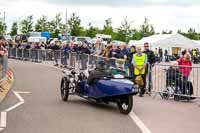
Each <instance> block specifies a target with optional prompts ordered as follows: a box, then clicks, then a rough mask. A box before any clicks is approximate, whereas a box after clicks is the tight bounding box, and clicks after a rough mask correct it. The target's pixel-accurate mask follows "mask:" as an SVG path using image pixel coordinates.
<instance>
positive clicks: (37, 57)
mask: <svg viewBox="0 0 200 133" xmlns="http://www.w3.org/2000/svg"><path fill="white" fill-rule="evenodd" d="M8 53H9V57H10V58H15V59H20V60H28V61H33V62H51V63H53V64H55V65H63V66H67V67H68V68H72V69H74V68H75V67H76V66H77V65H78V67H79V68H80V69H82V70H85V69H88V66H91V65H92V66H94V65H95V64H96V63H97V61H99V60H104V61H105V62H106V63H107V64H108V65H109V66H112V67H119V64H117V62H118V59H115V58H109V59H108V58H105V57H99V56H95V55H92V54H91V55H88V54H83V53H75V52H71V51H64V50H55V51H54V50H51V49H45V50H41V49H19V48H10V49H8ZM120 68H122V69H124V70H126V71H127V72H128V63H126V62H124V64H121V66H120Z"/></svg>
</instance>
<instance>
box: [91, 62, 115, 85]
mask: <svg viewBox="0 0 200 133" xmlns="http://www.w3.org/2000/svg"><path fill="white" fill-rule="evenodd" d="M108 76H112V74H111V73H110V72H108V71H106V64H105V62H104V61H99V62H98V63H97V66H96V68H95V70H93V71H91V73H90V75H89V77H88V80H87V84H89V85H92V84H95V83H96V82H97V81H98V80H100V79H101V78H103V77H108Z"/></svg>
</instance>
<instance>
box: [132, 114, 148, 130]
mask: <svg viewBox="0 0 200 133" xmlns="http://www.w3.org/2000/svg"><path fill="white" fill-rule="evenodd" d="M129 116H130V117H131V119H132V120H133V121H134V122H135V123H136V124H137V126H138V127H139V128H140V129H141V131H142V133H151V131H150V130H149V129H148V128H147V127H146V126H145V125H144V123H143V122H142V121H141V120H140V118H139V117H138V116H137V115H136V114H135V113H134V112H130V114H129Z"/></svg>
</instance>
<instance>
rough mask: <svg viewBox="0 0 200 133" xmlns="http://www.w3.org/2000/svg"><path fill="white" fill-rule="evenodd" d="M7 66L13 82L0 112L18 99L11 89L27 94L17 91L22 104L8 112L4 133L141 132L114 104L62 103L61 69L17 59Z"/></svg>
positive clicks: (70, 100)
mask: <svg viewBox="0 0 200 133" xmlns="http://www.w3.org/2000/svg"><path fill="white" fill-rule="evenodd" d="M9 66H10V67H11V68H12V69H13V71H14V73H15V82H14V84H13V87H12V89H11V90H10V92H9V94H8V96H7V98H6V99H5V100H4V101H3V103H1V106H0V111H3V110H5V109H7V108H9V107H11V106H13V105H14V104H16V103H17V102H19V101H18V99H17V97H16V96H15V94H14V93H13V91H24V92H30V93H29V94H20V95H21V96H22V97H23V99H24V101H25V102H24V104H22V105H21V106H19V107H17V108H16V109H14V110H12V111H10V112H8V113H7V123H6V128H5V130H4V131H3V133H141V131H140V129H139V128H138V127H137V125H136V124H135V122H134V121H133V120H132V119H131V118H130V116H128V115H122V114H120V113H119V112H118V109H117V107H116V106H115V105H97V104H95V103H91V102H88V101H86V100H84V99H82V98H79V97H76V96H71V97H70V98H69V102H63V101H62V100H61V98H60V93H59V85H60V79H61V76H62V73H61V71H59V70H56V69H53V68H49V67H45V66H41V65H37V64H33V63H31V62H22V61H17V60H9Z"/></svg>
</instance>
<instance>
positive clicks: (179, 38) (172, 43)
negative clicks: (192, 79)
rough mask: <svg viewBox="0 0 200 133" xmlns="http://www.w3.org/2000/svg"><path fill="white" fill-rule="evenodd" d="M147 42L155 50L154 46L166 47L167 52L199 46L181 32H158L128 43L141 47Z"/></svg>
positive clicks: (176, 51)
mask: <svg viewBox="0 0 200 133" xmlns="http://www.w3.org/2000/svg"><path fill="white" fill-rule="evenodd" d="M145 42H148V43H149V45H150V49H152V50H155V48H162V49H163V50H164V49H166V50H168V51H169V53H171V54H172V53H173V54H175V53H178V52H180V51H181V50H183V49H191V48H194V47H198V46H199V47H200V44H198V43H196V42H194V41H193V40H190V39H189V38H187V37H184V36H183V35H181V34H158V35H153V36H150V37H144V38H142V39H141V40H139V41H136V40H131V41H130V42H129V45H135V46H136V47H137V46H140V47H143V45H144V43H145Z"/></svg>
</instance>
